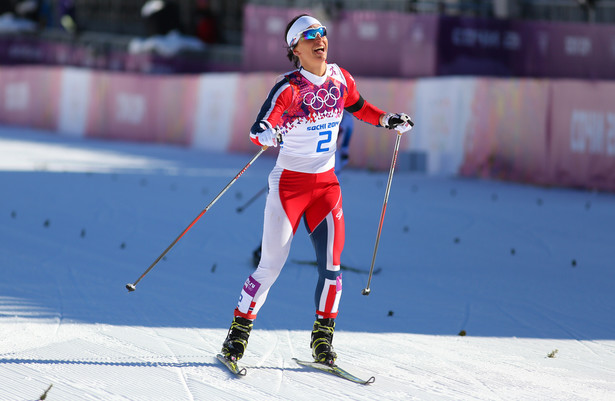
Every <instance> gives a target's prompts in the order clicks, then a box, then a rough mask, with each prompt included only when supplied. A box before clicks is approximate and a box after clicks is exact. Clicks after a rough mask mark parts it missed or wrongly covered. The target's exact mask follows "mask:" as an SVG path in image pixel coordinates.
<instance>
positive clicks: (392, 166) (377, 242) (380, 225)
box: [361, 132, 402, 295]
mask: <svg viewBox="0 0 615 401" xmlns="http://www.w3.org/2000/svg"><path fill="white" fill-rule="evenodd" d="M401 135H402V133H401V132H398V133H397V138H396V140H395V150H394V151H393V160H392V161H391V169H390V170H389V180H388V181H387V189H386V191H385V192H384V203H383V204H382V212H380V223H379V224H378V234H377V235H376V245H375V246H374V255H373V256H372V266H371V267H370V269H369V276H368V278H367V286H365V288H364V289H363V291H361V293H362V294H363V295H369V293H370V292H371V291H372V290H371V289H370V288H369V285H370V283H371V281H372V275H373V274H374V263H376V253H377V252H378V244H379V243H380V234H381V233H382V223H383V222H384V213H385V212H386V210H387V202H388V201H389V192H390V191H391V181H393V171H394V170H395V164H396V163H397V153H398V152H399V142H400V141H401Z"/></svg>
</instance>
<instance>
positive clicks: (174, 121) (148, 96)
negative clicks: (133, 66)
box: [86, 72, 198, 145]
mask: <svg viewBox="0 0 615 401" xmlns="http://www.w3.org/2000/svg"><path fill="white" fill-rule="evenodd" d="M197 88H198V85H197V79H196V77H191V76H169V77H160V76H149V75H139V74H125V73H103V72H100V73H97V74H95V76H94V77H93V78H92V99H91V101H90V107H89V110H88V116H89V117H88V123H87V126H86V127H87V128H86V132H87V136H88V137H95V138H104V139H123V140H128V141H137V142H164V143H171V144H177V145H188V144H190V143H191V139H192V131H193V126H192V124H193V121H194V118H193V115H194V110H195V109H194V108H195V105H196V95H197Z"/></svg>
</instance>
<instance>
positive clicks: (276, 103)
mask: <svg viewBox="0 0 615 401" xmlns="http://www.w3.org/2000/svg"><path fill="white" fill-rule="evenodd" d="M292 98H293V89H292V87H291V86H290V85H289V84H288V81H286V80H282V81H280V82H278V83H277V84H276V85H275V86H274V87H273V89H271V91H270V92H269V96H268V97H267V99H266V100H265V103H263V106H262V107H261V110H260V112H259V113H258V116H257V117H256V121H255V122H254V124H253V125H252V128H251V129H250V140H251V141H252V142H253V143H255V144H256V145H258V146H263V145H262V144H261V143H260V142H259V141H258V134H260V133H261V132H263V131H264V130H266V129H267V128H273V127H276V126H277V125H279V123H280V119H281V117H282V114H284V112H285V111H286V109H287V108H288V107H289V105H290V104H291V103H292Z"/></svg>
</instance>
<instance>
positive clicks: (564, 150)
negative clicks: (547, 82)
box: [549, 81, 615, 191]
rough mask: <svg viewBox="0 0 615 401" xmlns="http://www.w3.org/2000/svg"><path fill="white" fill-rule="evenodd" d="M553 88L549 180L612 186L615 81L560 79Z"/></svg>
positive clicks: (614, 176)
mask: <svg viewBox="0 0 615 401" xmlns="http://www.w3.org/2000/svg"><path fill="white" fill-rule="evenodd" d="M552 90H553V106H552V109H551V110H552V111H551V116H550V119H551V138H550V142H551V146H550V152H549V164H550V173H551V178H552V181H553V182H554V183H556V184H557V185H564V186H578V187H586V188H596V189H603V190H610V191H613V190H615V83H614V82H604V81H596V82H579V81H559V82H556V83H554V84H553V89H552Z"/></svg>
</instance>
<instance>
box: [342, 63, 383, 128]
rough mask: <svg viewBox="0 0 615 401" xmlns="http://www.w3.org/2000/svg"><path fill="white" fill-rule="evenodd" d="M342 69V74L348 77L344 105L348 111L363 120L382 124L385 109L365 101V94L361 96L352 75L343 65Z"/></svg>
mask: <svg viewBox="0 0 615 401" xmlns="http://www.w3.org/2000/svg"><path fill="white" fill-rule="evenodd" d="M340 70H341V71H342V74H344V78H346V85H347V86H348V95H347V97H346V103H345V105H344V108H345V109H346V111H349V112H350V113H352V115H354V116H355V117H356V118H358V119H359V120H361V121H365V122H366V123H369V124H372V125H376V126H380V116H381V115H382V114H384V111H382V110H380V109H379V108H378V107H376V106H374V105H373V104H371V103H369V102H367V101H365V99H363V96H361V94H360V93H359V91H358V90H357V85H356V83H355V81H354V78H353V77H352V75H350V73H349V72H348V71H346V70H345V69H343V68H341V67H340Z"/></svg>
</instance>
